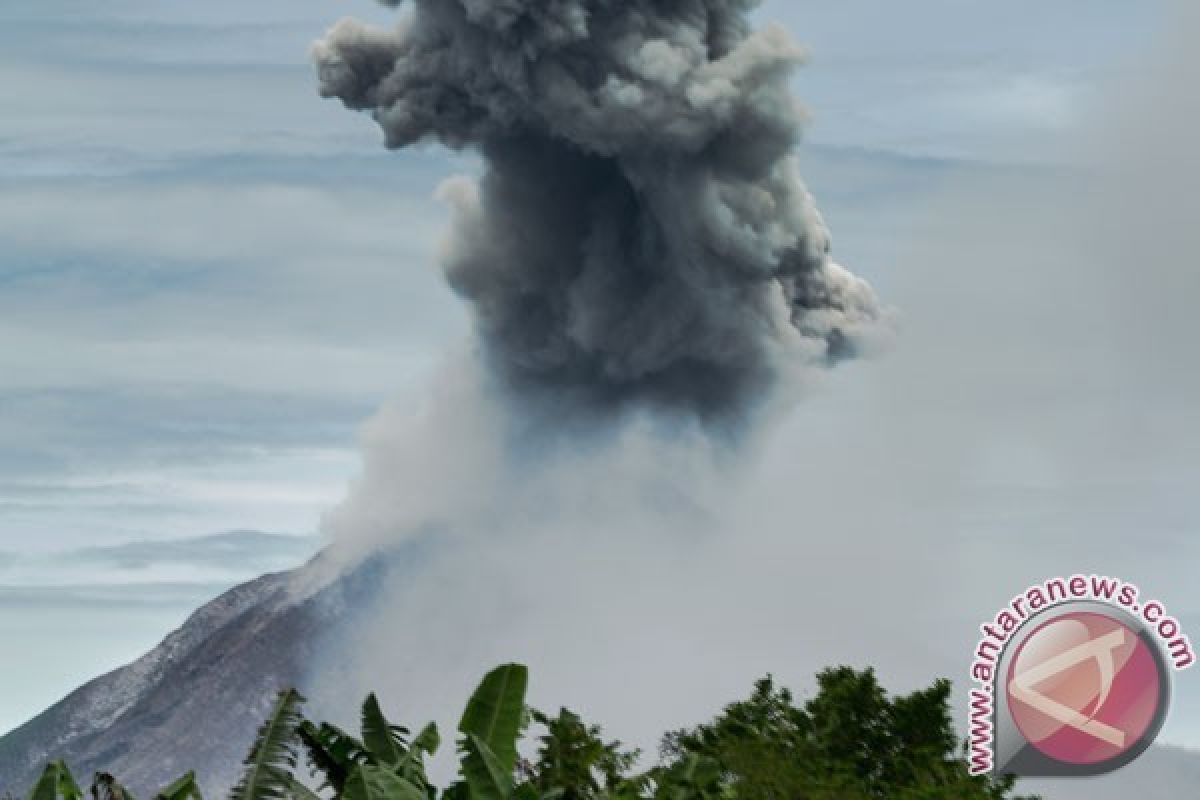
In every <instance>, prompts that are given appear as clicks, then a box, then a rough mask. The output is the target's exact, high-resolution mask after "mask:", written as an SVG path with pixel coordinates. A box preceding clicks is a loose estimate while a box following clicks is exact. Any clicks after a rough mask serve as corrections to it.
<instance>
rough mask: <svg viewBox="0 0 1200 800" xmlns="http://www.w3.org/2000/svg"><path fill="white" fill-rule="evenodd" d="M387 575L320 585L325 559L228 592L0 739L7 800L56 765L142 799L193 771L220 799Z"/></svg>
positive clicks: (366, 571) (361, 574)
mask: <svg viewBox="0 0 1200 800" xmlns="http://www.w3.org/2000/svg"><path fill="white" fill-rule="evenodd" d="M383 571H384V570H383V568H382V563H381V561H378V560H377V561H371V562H365V563H363V564H362V565H360V566H359V567H358V568H356V569H353V570H350V571H348V572H344V573H342V574H341V575H340V577H338V578H336V579H335V580H333V581H331V582H325V583H322V582H320V581H319V579H318V578H317V576H318V575H322V574H327V573H325V572H324V563H323V557H322V556H317V557H316V558H315V559H313V560H312V561H310V562H309V563H308V564H306V565H304V566H302V567H300V568H298V569H295V570H292V571H288V572H278V573H272V574H267V575H263V576H261V577H259V578H256V579H254V580H252V581H248V582H246V583H244V584H241V585H240V586H237V587H235V588H233V589H230V590H229V591H227V592H225V593H224V594H222V595H221V596H219V597H217V598H216V599H215V600H212V601H211V602H209V603H207V604H206V605H204V606H202V607H201V608H200V609H199V610H197V611H196V612H194V613H193V614H192V615H191V616H190V617H189V618H188V619H187V620H186V621H185V622H184V624H183V625H182V626H180V628H179V629H178V630H176V631H174V632H173V633H171V634H170V635H168V636H167V637H166V638H165V639H164V640H163V641H162V643H161V644H159V645H158V646H157V647H155V648H154V649H153V650H151V651H150V652H148V653H146V654H145V655H144V656H142V657H141V658H139V659H137V660H136V661H134V662H133V663H131V664H128V665H127V666H124V667H121V668H119V669H116V670H114V671H112V672H110V673H108V674H106V675H102V676H100V677H98V678H95V679H94V680H92V681H90V682H88V683H86V684H84V685H83V686H81V687H80V688H78V689H76V690H75V691H73V692H71V693H70V694H69V695H67V696H66V697H65V698H63V699H62V700H61V701H59V702H58V703H56V704H55V705H53V706H51V707H50V708H48V709H47V710H46V711H44V712H43V713H41V714H39V715H38V716H37V717H35V718H33V719H32V720H30V721H29V722H27V723H25V724H24V725H22V726H20V727H19V728H17V729H15V730H13V731H12V732H10V733H8V734H7V735H5V736H4V737H3V738H0V796H3V795H4V794H5V793H12V794H13V795H15V796H17V797H21V796H23V795H24V793H25V792H27V791H28V790H29V788H30V787H31V786H32V785H33V783H34V781H35V780H36V777H37V775H38V774H40V772H41V770H42V769H43V768H44V766H45V764H46V762H47V761H49V760H52V759H56V758H62V759H65V760H66V761H67V763H68V764H69V765H70V766H71V768H72V770H74V771H75V773H76V775H77V776H88V775H90V774H91V773H92V772H93V771H95V770H100V769H103V770H106V771H109V772H112V773H114V774H116V775H118V776H120V777H121V779H122V781H123V782H124V783H125V784H126V786H128V787H129V788H130V790H131V791H132V792H133V793H134V794H135V795H136V796H147V795H151V794H153V792H155V791H158V790H159V789H160V788H162V787H163V786H165V785H166V784H168V783H169V782H170V781H171V780H173V779H175V778H176V777H178V776H179V775H180V774H182V773H184V772H186V771H188V770H192V769H194V770H196V772H197V775H198V776H199V777H200V780H201V785H202V787H203V789H204V792H205V794H206V796H220V795H221V794H222V793H224V792H225V791H227V790H228V789H229V787H231V786H232V785H233V784H234V783H235V782H236V779H237V776H238V775H239V774H240V771H241V763H242V759H243V758H244V757H245V755H246V753H247V751H248V750H249V747H250V744H251V741H252V740H253V737H254V734H255V731H256V730H257V728H258V726H259V724H260V723H261V722H262V719H263V718H264V716H265V715H266V713H267V710H268V709H269V707H270V705H271V703H272V702H273V700H274V697H275V694H276V693H277V692H278V690H279V689H281V688H285V687H289V686H296V687H299V688H301V689H303V686H304V684H305V678H306V665H308V664H311V663H312V662H313V660H314V656H315V655H316V652H317V648H318V647H320V643H321V642H322V640H323V637H322V635H321V634H322V632H323V631H329V630H334V629H337V628H338V627H339V626H341V625H344V624H346V623H348V622H349V621H350V620H349V618H350V617H351V616H352V615H353V614H354V613H355V611H356V610H360V609H363V608H366V607H368V606H369V604H370V597H371V595H372V594H373V593H374V592H375V590H376V588H377V586H378V582H379V581H380V580H381V579H382V573H383ZM314 585H318V586H320V588H318V589H316V590H313V589H312V588H311V587H312V586H314Z"/></svg>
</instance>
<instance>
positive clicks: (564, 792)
mask: <svg viewBox="0 0 1200 800" xmlns="http://www.w3.org/2000/svg"><path fill="white" fill-rule="evenodd" d="M530 717H531V718H532V720H533V721H534V722H536V723H538V724H539V725H541V726H542V727H544V728H545V729H546V732H545V734H543V735H542V736H540V737H538V742H539V746H538V752H537V760H536V761H535V762H534V763H533V764H531V765H528V766H527V767H526V770H525V771H526V772H527V773H528V774H529V782H530V783H531V784H532V785H533V786H534V787H535V788H536V789H537V790H538V792H539V793H542V794H545V793H549V792H552V791H557V792H558V796H559V797H561V798H562V800H593V799H594V798H601V797H610V796H613V795H615V794H620V793H622V792H633V793H636V787H635V786H634V785H633V779H631V778H630V777H629V773H630V770H631V769H632V768H633V767H634V765H635V764H636V763H637V760H638V755H639V754H638V752H637V751H622V750H621V743H620V742H616V741H614V742H605V741H604V739H603V737H602V735H601V730H600V728H599V726H597V725H588V724H586V723H585V722H584V721H583V720H582V719H581V718H580V717H579V715H578V714H575V713H573V712H571V711H568V710H567V709H565V708H563V709H560V710H559V712H558V715H557V716H554V717H551V716H548V715H546V714H544V713H542V712H541V711H537V710H536V709H535V710H531V711H530Z"/></svg>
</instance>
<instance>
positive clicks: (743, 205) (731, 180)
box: [314, 0, 884, 415]
mask: <svg viewBox="0 0 1200 800" xmlns="http://www.w3.org/2000/svg"><path fill="white" fill-rule="evenodd" d="M388 4H389V5H397V4H396V3H388ZM754 5H756V3H754V2H750V1H749V0H680V2H672V3H662V2H651V1H650V0H635V1H633V2H622V3H613V2H606V1H604V0H555V1H553V2H529V1H525V2H521V1H520V0H455V1H454V2H445V1H443V0H438V2H433V1H432V0H417V2H416V3H415V6H416V7H415V12H414V13H413V14H411V15H408V16H406V17H405V18H404V19H403V21H402V23H401V25H400V26H399V27H398V28H397V29H395V30H382V29H379V28H374V27H370V26H366V25H363V24H362V23H359V22H357V21H354V20H344V21H342V22H341V23H339V24H338V25H337V26H335V27H334V28H333V29H332V30H331V31H330V32H329V34H328V35H327V36H326V37H325V38H324V39H323V40H322V41H320V42H318V43H317V45H316V46H315V48H314V56H315V59H316V62H317V67H318V72H319V77H320V91H321V93H322V94H323V95H324V96H328V97H336V98H339V99H341V100H342V101H343V103H344V104H345V105H346V106H348V107H349V108H352V109H356V110H365V111H370V112H372V114H373V115H374V117H375V119H376V120H377V121H378V123H379V125H380V126H381V127H382V129H383V131H384V134H385V137H386V143H387V145H388V146H389V147H392V148H402V147H407V146H409V145H412V144H415V143H418V142H423V141H436V142H440V143H441V144H443V145H446V146H448V147H450V148H454V149H472V150H477V151H478V152H479V153H480V154H481V155H482V156H483V159H484V163H485V171H484V175H483V177H482V179H481V180H480V181H479V182H478V183H475V182H472V181H468V180H466V179H455V180H452V181H448V182H447V183H446V184H445V185H444V186H443V188H442V190H441V195H442V196H443V197H444V198H445V199H446V200H448V201H449V202H450V203H451V204H452V205H453V207H454V212H455V213H454V225H453V229H452V232H451V235H450V236H449V238H448V239H447V241H446V244H445V248H444V251H443V254H442V261H443V267H444V269H445V272H446V275H447V278H448V280H449V282H450V284H451V285H452V286H453V288H454V289H455V290H456V291H457V292H459V293H460V294H461V295H462V296H463V297H464V298H466V299H467V301H468V302H469V303H470V305H471V307H472V309H473V311H474V316H475V323H476V328H477V332H478V334H479V339H480V343H481V347H482V350H483V352H484V353H485V354H486V356H487V358H488V359H489V361H490V363H491V364H492V365H493V366H494V367H495V368H496V372H497V373H498V374H499V375H500V376H502V377H503V378H504V379H506V381H507V382H508V383H509V384H510V385H511V386H514V387H517V388H519V389H527V388H537V387H546V388H551V389H555V390H566V391H568V392H569V393H570V394H571V396H572V397H574V398H577V399H579V400H580V401H581V402H582V403H584V404H585V405H598V406H601V407H609V406H611V405H613V404H623V403H624V402H626V401H630V400H635V401H644V402H649V403H651V404H654V405H659V406H665V407H667V408H674V409H683V410H689V411H697V412H699V413H701V414H705V415H710V414H714V413H722V412H727V411H734V410H738V409H741V408H743V407H744V403H745V402H746V401H747V399H749V398H750V397H752V396H753V395H754V394H756V393H758V392H759V391H761V390H762V389H764V388H766V387H768V386H770V385H771V384H772V383H774V382H776V381H777V380H778V379H780V378H781V377H783V376H785V375H787V374H788V373H790V372H791V371H792V370H794V369H796V368H802V367H805V366H812V365H826V364H829V363H832V362H835V361H837V360H840V359H842V358H845V357H848V356H852V355H854V354H855V353H856V352H857V351H858V350H859V349H860V348H861V346H862V345H863V343H864V342H865V341H869V340H870V338H871V337H872V335H873V334H875V333H876V332H877V331H878V330H880V328H881V322H883V316H884V315H883V313H882V311H881V309H880V306H879V305H878V303H877V301H876V298H875V296H874V294H873V292H872V291H871V289H870V287H869V286H868V285H867V284H866V283H865V282H864V281H862V280H860V279H858V278H856V277H855V276H853V275H852V274H850V273H849V272H848V271H846V270H845V269H843V268H842V267H840V266H839V265H837V264H836V263H835V262H834V261H833V260H832V259H831V257H830V237H829V233H828V231H827V229H826V227H825V224H824V222H823V221H822V219H821V217H820V214H819V213H818V211H817V209H816V207H815V205H814V203H813V201H812V198H811V197H810V195H809V193H808V191H807V190H806V189H805V186H804V184H803V182H802V181H801V179H800V176H799V173H798V170H797V166H796V162H795V158H794V154H793V151H794V147H795V145H796V143H797V140H798V137H799V133H800V127H801V121H802V112H801V111H800V109H799V107H798V106H797V103H796V102H795V100H794V98H793V97H792V95H791V93H790V91H789V88H788V81H789V76H790V74H791V72H792V70H793V68H794V67H795V66H796V65H797V64H798V63H799V62H800V61H801V60H802V57H803V53H802V51H801V49H800V48H799V47H798V46H797V45H796V44H795V43H794V42H793V41H792V39H791V38H790V37H789V36H788V35H787V33H786V32H784V31H783V30H782V29H780V28H778V27H768V28H765V29H762V30H752V29H751V27H750V25H749V22H748V19H747V14H748V12H749V10H750V9H751V8H752V7H753V6H754Z"/></svg>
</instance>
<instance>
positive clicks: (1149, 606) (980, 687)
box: [969, 575, 1196, 775]
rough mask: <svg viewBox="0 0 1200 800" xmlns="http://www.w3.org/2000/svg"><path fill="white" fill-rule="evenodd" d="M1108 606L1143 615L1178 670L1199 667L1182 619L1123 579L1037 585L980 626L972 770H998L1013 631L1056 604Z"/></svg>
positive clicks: (973, 665) (1080, 577)
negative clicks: (1000, 704)
mask: <svg viewBox="0 0 1200 800" xmlns="http://www.w3.org/2000/svg"><path fill="white" fill-rule="evenodd" d="M1089 600H1090V601H1097V602H1101V603H1107V604H1109V605H1112V606H1115V607H1117V608H1120V609H1123V610H1124V611H1126V612H1128V613H1130V614H1132V615H1133V616H1135V617H1137V618H1138V619H1139V620H1140V621H1141V622H1142V623H1143V624H1144V625H1145V627H1146V630H1147V631H1151V632H1153V634H1154V635H1155V636H1156V637H1157V638H1158V639H1159V641H1160V642H1161V643H1162V645H1163V647H1164V648H1165V651H1166V653H1167V657H1168V658H1169V659H1170V661H1171V664H1172V666H1173V667H1174V668H1175V669H1176V670H1183V669H1187V668H1188V667H1190V666H1192V665H1193V664H1194V663H1195V660H1196V656H1195V652H1194V651H1193V649H1192V643H1191V641H1190V640H1189V639H1188V637H1187V636H1186V635H1185V634H1184V633H1183V630H1182V627H1181V626H1180V624H1179V620H1177V619H1175V618H1174V617H1172V616H1170V615H1169V614H1168V613H1167V610H1166V607H1165V606H1164V605H1163V604H1162V603H1161V602H1159V601H1158V600H1150V601H1148V602H1143V601H1142V600H1141V591H1140V590H1139V589H1138V587H1137V586H1136V585H1135V584H1133V583H1129V582H1128V581H1123V580H1121V579H1119V578H1109V577H1107V576H1101V575H1072V576H1071V577H1069V578H1051V579H1049V580H1047V581H1044V582H1043V583H1040V584H1037V585H1036V586H1031V587H1029V588H1028V589H1026V590H1025V591H1024V592H1022V593H1021V594H1019V595H1017V596H1016V597H1014V598H1013V599H1012V601H1011V602H1010V603H1009V605H1008V606H1007V607H1006V608H1004V609H1002V610H1001V611H1000V612H999V613H998V614H996V616H995V618H994V619H993V620H992V621H991V622H989V623H985V624H984V625H982V626H980V631H981V632H982V634H983V636H982V638H981V639H980V640H979V644H978V646H977V648H976V650H975V658H974V660H973V661H972V662H971V678H972V679H973V680H974V681H975V683H976V684H977V686H976V687H975V688H973V689H971V695H970V702H971V709H970V734H969V740H970V771H971V772H972V773H973V774H976V775H981V774H984V773H986V772H990V771H991V770H992V767H993V760H994V753H993V750H992V742H993V740H994V735H995V729H994V722H993V712H994V697H995V691H994V690H995V681H996V670H997V666H998V664H999V661H1000V658H1001V656H1002V655H1003V653H1004V649H1005V646H1006V645H1007V644H1008V642H1009V640H1010V639H1011V637H1012V635H1013V633H1015V632H1016V630H1017V629H1018V628H1020V627H1021V625H1022V624H1023V623H1024V622H1025V621H1026V620H1028V619H1029V618H1031V617H1033V616H1036V615H1037V614H1039V613H1041V612H1043V611H1045V610H1047V609H1049V608H1053V607H1054V606H1057V605H1060V604H1063V603H1068V602H1080V601H1089Z"/></svg>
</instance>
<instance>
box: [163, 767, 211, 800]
mask: <svg viewBox="0 0 1200 800" xmlns="http://www.w3.org/2000/svg"><path fill="white" fill-rule="evenodd" d="M154 800H204V797H203V795H201V794H200V786H199V784H197V783H196V773H195V772H189V773H187V774H186V775H184V776H183V777H182V778H180V779H179V780H177V781H175V782H174V783H172V784H171V785H170V786H168V787H167V788H165V789H163V790H162V791H161V792H159V793H158V794H156V795H154Z"/></svg>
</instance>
